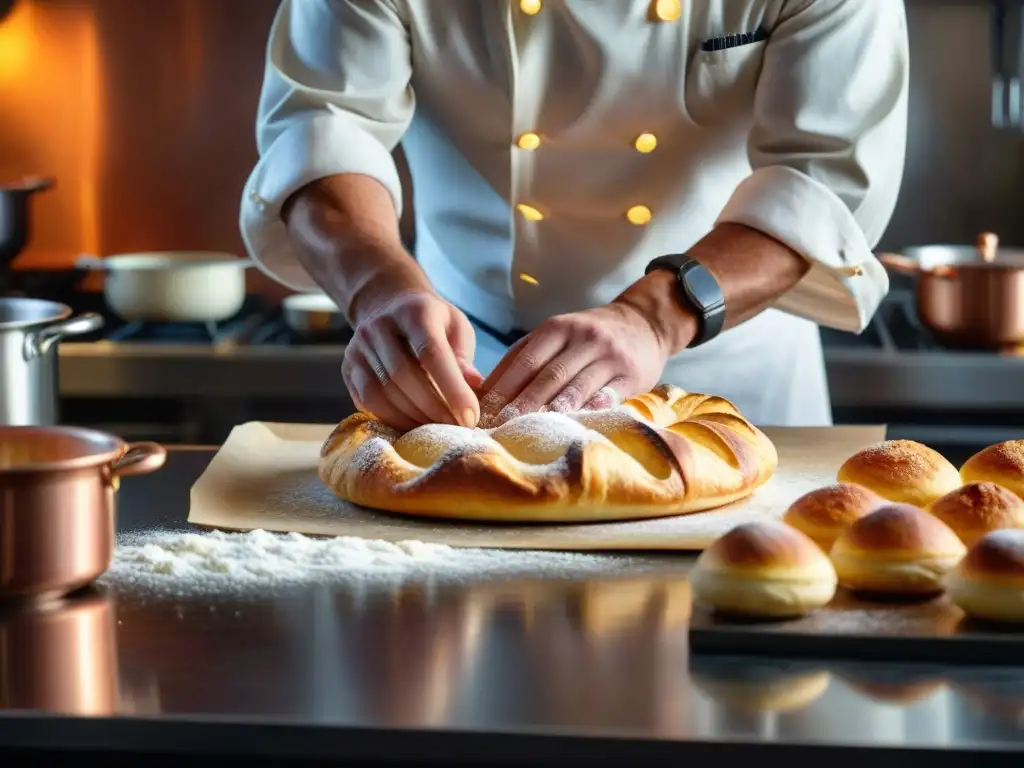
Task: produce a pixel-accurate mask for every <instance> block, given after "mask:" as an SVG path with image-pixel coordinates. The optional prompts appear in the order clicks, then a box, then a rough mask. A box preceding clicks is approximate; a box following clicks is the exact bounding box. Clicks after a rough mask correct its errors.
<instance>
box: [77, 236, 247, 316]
mask: <svg viewBox="0 0 1024 768" xmlns="http://www.w3.org/2000/svg"><path fill="white" fill-rule="evenodd" d="M75 266H76V267H79V268H84V269H93V270H99V271H102V272H106V279H105V281H104V288H103V297H104V299H106V302H107V306H108V307H110V309H111V310H112V311H113V312H114V313H116V314H117V315H118V317H120V318H121V319H123V320H127V321H128V322H137V321H141V322H159V323H216V322H220V321H221V320H227V319H228V318H229V317H233V316H234V315H236V314H238V312H239V311H240V310H241V309H242V305H243V304H245V271H246V269H248V268H249V267H251V266H252V262H251V261H248V260H247V259H240V258H238V257H237V256H232V255H231V254H227V253H206V252H203V251H164V252H157V253H126V254H120V255H117V256H108V257H107V258H105V259H99V258H96V257H93V256H83V257H81V258H79V259H78V261H77V262H76V263H75Z"/></svg>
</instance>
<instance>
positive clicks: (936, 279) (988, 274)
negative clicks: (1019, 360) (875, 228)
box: [878, 233, 1024, 349]
mask: <svg viewBox="0 0 1024 768" xmlns="http://www.w3.org/2000/svg"><path fill="white" fill-rule="evenodd" d="M878 259H879V261H881V262H882V264H884V265H885V266H886V267H888V268H889V269H892V270H893V271H896V272H901V273H903V274H907V275H911V276H913V277H916V279H917V314H918V319H919V320H920V321H921V324H922V325H924V327H925V328H927V329H928V330H929V331H931V332H932V334H933V335H934V336H935V338H936V340H938V341H939V342H940V343H942V344H945V345H947V346H950V347H960V348H967V349H1005V348H1009V347H1017V346H1019V345H1021V344H1024V251H1021V250H1013V249H1008V248H1000V247H999V239H998V238H997V237H996V236H995V235H993V234H991V233H983V234H981V235H979V237H978V241H977V243H976V244H975V245H974V246H970V245H927V246H918V247H915V248H907V249H906V250H904V251H902V252H901V253H898V254H895V253H881V254H878Z"/></svg>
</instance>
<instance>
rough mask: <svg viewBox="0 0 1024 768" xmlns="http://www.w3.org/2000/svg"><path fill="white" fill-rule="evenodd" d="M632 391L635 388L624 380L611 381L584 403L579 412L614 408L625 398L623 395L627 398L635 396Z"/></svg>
mask: <svg viewBox="0 0 1024 768" xmlns="http://www.w3.org/2000/svg"><path fill="white" fill-rule="evenodd" d="M633 389H636V387H631V386H630V384H629V381H628V380H626V379H623V378H616V379H612V380H611V381H609V382H608V383H607V384H605V385H603V386H602V387H601V388H600V389H598V390H597V391H596V392H595V393H594V394H593V395H591V396H590V397H589V398H588V399H587V400H586V401H584V403H583V405H582V406H580V410H584V411H604V410H607V409H608V408H614V407H615V406H617V405H619V404H620V403H621V402H622V400H623V399H624V397H625V395H624V393H629V396H632V395H634V394H636V393H635V392H633V391H632V390H633Z"/></svg>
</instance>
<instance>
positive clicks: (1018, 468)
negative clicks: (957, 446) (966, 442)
mask: <svg viewBox="0 0 1024 768" xmlns="http://www.w3.org/2000/svg"><path fill="white" fill-rule="evenodd" d="M960 477H961V479H962V480H963V481H964V482H965V483H980V482H990V483H996V484H998V485H1001V486H1003V488H1006V489H1008V490H1011V491H1013V492H1014V493H1015V494H1017V495H1018V496H1020V497H1021V498H1022V499H1024V440H1007V441H1006V442H1005V443H996V444H995V445H990V446H989V447H988V448H986V449H985V450H983V451H979V452H978V453H976V454H974V455H973V456H971V458H969V459H968V460H967V461H965V462H964V465H963V466H962V467H960Z"/></svg>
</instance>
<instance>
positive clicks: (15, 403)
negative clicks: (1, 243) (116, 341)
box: [0, 299, 103, 426]
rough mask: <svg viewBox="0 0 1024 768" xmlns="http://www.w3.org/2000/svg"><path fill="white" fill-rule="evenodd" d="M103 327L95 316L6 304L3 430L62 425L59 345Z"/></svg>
mask: <svg viewBox="0 0 1024 768" xmlns="http://www.w3.org/2000/svg"><path fill="white" fill-rule="evenodd" d="M102 326H103V318H102V317H101V316H100V315H97V314H94V313H91V312H90V313H88V314H84V315H79V316H78V317H72V316H71V308H70V307H66V306H64V305H63V304H57V303H56V302H52V301H41V300H39V299H0V425H11V426H20V425H39V426H49V425H52V424H56V423H57V420H58V408H59V403H60V387H59V385H58V380H57V364H58V361H57V342H59V341H60V340H61V339H63V338H65V337H67V336H75V335H79V334H83V333H90V332H92V331H95V330H97V329H98V328H101V327H102Z"/></svg>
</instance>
